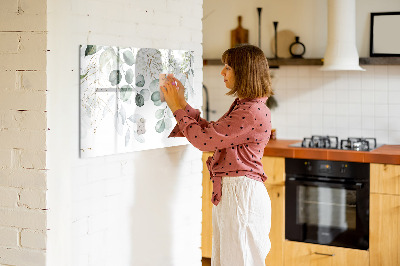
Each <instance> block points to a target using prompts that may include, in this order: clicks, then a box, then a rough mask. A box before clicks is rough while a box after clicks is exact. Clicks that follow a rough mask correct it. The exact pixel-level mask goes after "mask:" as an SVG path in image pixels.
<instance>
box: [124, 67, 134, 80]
mask: <svg viewBox="0 0 400 266" xmlns="http://www.w3.org/2000/svg"><path fill="white" fill-rule="evenodd" d="M133 77H134V74H133V70H132V69H131V68H130V69H128V70H127V71H126V73H125V81H126V83H128V84H131V83H132V82H133Z"/></svg>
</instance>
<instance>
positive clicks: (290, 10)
mask: <svg viewBox="0 0 400 266" xmlns="http://www.w3.org/2000/svg"><path fill="white" fill-rule="evenodd" d="M356 3H357V7H356V9H357V16H356V19H357V46H358V50H359V54H360V56H361V57H368V56H369V25H370V24H369V13H370V12H383V11H398V10H400V1H392V0H385V1H379V5H378V2H376V1H372V0H371V1H370V0H368V1H361V0H358V1H357V2H356ZM326 4H327V1H312V0H309V1H289V0H284V1H280V2H279V3H278V2H276V1H275V2H274V3H272V1H262V2H257V1H254V2H251V3H250V4H249V2H240V1H234V2H231V3H230V4H229V6H230V5H232V6H233V8H232V11H230V10H229V9H227V6H228V4H227V3H226V1H210V0H205V1H204V19H203V34H204V43H203V45H204V58H206V59H207V58H220V55H221V54H222V52H223V51H224V50H225V49H227V48H229V44H230V41H229V40H230V39H229V38H230V36H229V30H230V29H233V28H235V27H236V24H235V23H236V17H237V16H238V15H243V20H244V21H243V22H244V25H243V26H244V27H245V28H249V30H250V43H253V44H256V45H257V44H258V39H257V36H258V35H257V31H258V28H257V26H258V15H257V10H256V8H257V7H258V5H260V6H262V7H263V12H264V10H266V12H265V13H263V14H265V16H264V17H263V19H262V21H263V23H267V22H268V25H269V24H271V25H272V21H273V20H275V19H276V20H278V21H280V22H279V23H280V24H281V22H282V24H283V25H286V26H283V27H282V28H281V29H287V28H289V29H291V30H294V31H295V32H296V33H298V35H299V36H301V38H302V39H303V40H304V44H305V45H306V47H307V53H306V55H305V56H306V57H323V55H324V50H325V47H326V17H325V16H322V15H321V14H322V13H324V12H326V11H327V10H326ZM248 6H251V7H250V8H248ZM249 9H251V10H249ZM222 13H223V14H224V15H223V16H222V15H221V14H222ZM250 13H251V14H252V15H251V14H250ZM246 14H247V15H246ZM267 14H268V15H267ZM252 16H253V17H252ZM246 18H247V19H248V20H250V19H252V20H253V22H250V21H249V22H247V23H248V24H247V25H246ZM280 24H279V25H280ZM213 25H219V27H215V26H213ZM262 27H264V29H265V28H267V27H268V26H267V25H266V26H262ZM217 30H218V33H217V32H216V31H217ZM278 30H279V27H278ZM265 31H267V30H265ZM270 33H271V34H273V27H272V26H271V27H270ZM267 34H269V33H268V32H267V33H266V34H263V33H262V36H263V38H265V39H263V41H262V48H263V50H264V52H265V53H266V55H267V56H268V55H272V53H271V50H270V48H269V47H268V46H267V38H273V35H271V36H270V37H268V36H266V35H267ZM216 36H222V37H221V38H216ZM363 67H364V68H365V69H366V70H367V71H365V72H351V71H339V72H322V71H320V70H319V67H318V66H281V67H280V68H279V69H273V70H272V71H271V73H272V74H273V76H274V78H273V89H274V91H275V97H276V99H277V101H278V104H279V107H278V108H277V109H275V110H273V111H272V124H273V127H274V128H276V129H277V136H278V138H281V139H285V138H286V139H288V138H289V139H302V138H303V137H309V136H311V135H320V134H322V135H337V136H339V138H347V137H376V138H377V140H378V142H379V143H382V144H399V143H400V92H399V90H400V66H387V65H384V66H378V65H368V66H363ZM221 68H222V65H221V66H205V67H204V69H203V71H204V81H203V82H204V84H205V85H206V86H207V88H208V90H209V92H210V109H211V110H215V111H216V113H215V114H211V115H210V119H211V120H216V119H218V118H219V117H220V116H221V115H222V114H224V112H225V111H226V110H227V108H228V107H229V106H230V104H231V102H232V100H233V99H232V98H231V97H227V96H225V95H224V94H225V93H226V88H225V86H224V83H223V80H222V77H221V76H220V74H219V73H220V71H221Z"/></svg>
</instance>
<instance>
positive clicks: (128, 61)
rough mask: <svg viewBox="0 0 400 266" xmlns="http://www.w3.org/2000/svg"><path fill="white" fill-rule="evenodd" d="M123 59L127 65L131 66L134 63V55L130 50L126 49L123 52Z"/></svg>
mask: <svg viewBox="0 0 400 266" xmlns="http://www.w3.org/2000/svg"><path fill="white" fill-rule="evenodd" d="M123 57H124V61H125V63H126V64H127V65H129V66H132V65H133V64H134V63H135V56H134V55H133V53H132V51H131V50H126V51H125V52H124V53H123Z"/></svg>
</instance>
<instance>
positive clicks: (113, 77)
mask: <svg viewBox="0 0 400 266" xmlns="http://www.w3.org/2000/svg"><path fill="white" fill-rule="evenodd" d="M121 79H122V75H121V72H120V71H119V70H113V71H111V73H110V77H109V78H108V80H109V81H110V82H111V85H113V86H115V85H118V84H119V83H120V82H121Z"/></svg>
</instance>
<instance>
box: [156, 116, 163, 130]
mask: <svg viewBox="0 0 400 266" xmlns="http://www.w3.org/2000/svg"><path fill="white" fill-rule="evenodd" d="M164 129H165V122H164V119H161V120H158V122H157V124H156V131H157V132H158V133H161V132H163V131H164Z"/></svg>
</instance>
